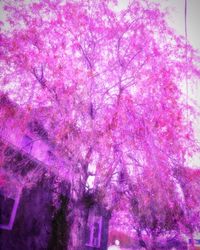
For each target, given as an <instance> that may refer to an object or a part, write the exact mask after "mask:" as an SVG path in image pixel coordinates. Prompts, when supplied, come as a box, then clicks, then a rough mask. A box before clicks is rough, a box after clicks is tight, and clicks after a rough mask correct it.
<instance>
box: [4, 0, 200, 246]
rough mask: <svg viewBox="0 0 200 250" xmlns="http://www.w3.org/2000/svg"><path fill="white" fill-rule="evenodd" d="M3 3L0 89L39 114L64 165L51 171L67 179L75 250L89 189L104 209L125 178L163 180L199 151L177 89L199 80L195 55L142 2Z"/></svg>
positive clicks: (156, 12) (154, 7) (154, 10)
mask: <svg viewBox="0 0 200 250" xmlns="http://www.w3.org/2000/svg"><path fill="white" fill-rule="evenodd" d="M2 2H3V6H4V10H5V12H6V14H7V22H1V36H0V43H1V45H2V46H1V47H0V57H1V63H0V72H1V74H0V79H1V82H0V84H1V90H2V91H3V92H4V93H7V94H8V96H9V97H10V98H11V99H12V100H13V101H15V102H16V103H18V104H19V105H20V106H22V107H23V108H24V109H26V110H27V111H28V112H30V113H31V112H33V111H34V112H35V110H38V113H36V114H37V119H38V120H41V121H42V123H43V124H44V126H45V128H46V130H47V131H48V134H49V138H50V139H51V141H53V142H54V143H55V144H56V151H57V153H58V154H59V155H60V157H63V158H64V159H65V160H66V161H67V165H65V166H55V167H59V168H60V169H59V171H62V172H64V173H67V175H68V179H69V181H70V183H71V194H70V195H71V201H72V203H73V216H72V218H73V221H72V226H71V236H70V243H69V249H71V250H75V249H81V247H82V245H83V242H84V229H85V223H86V219H85V218H86V214H85V213H84V212H85V210H84V208H83V205H82V204H83V200H84V197H85V195H86V194H87V192H88V190H89V191H90V193H92V194H95V195H94V197H95V199H97V200H98V202H103V203H104V205H105V206H106V207H107V208H108V209H112V208H113V207H114V206H113V204H115V203H116V202H117V201H118V200H119V197H120V196H121V195H123V192H124V190H126V188H127V186H128V184H127V183H128V181H126V180H128V178H130V179H132V178H133V179H134V176H135V175H136V173H138V172H141V173H142V172H143V171H144V170H145V171H147V170H148V171H152V173H153V172H155V174H156V175H157V177H158V178H159V176H160V175H163V173H166V178H170V176H173V173H175V171H176V170H177V169H179V168H182V167H184V166H186V154H190V155H192V154H193V153H194V152H195V151H197V147H196V142H195V140H194V135H193V129H192V125H191V122H190V120H189V118H190V115H191V114H192V113H193V110H192V109H191V107H189V106H188V104H187V102H185V101H184V100H185V98H184V95H183V94H182V91H181V89H182V86H183V85H184V79H185V77H186V76H187V80H188V82H189V83H191V81H192V79H195V78H199V76H200V72H199V70H198V68H197V65H196V64H197V61H198V59H199V57H198V54H197V52H196V51H195V50H194V49H193V48H192V47H191V46H190V45H186V43H185V40H184V38H183V37H180V36H177V35H176V34H175V33H174V31H173V30H171V29H170V28H169V27H168V26H167V24H166V22H165V14H164V13H162V12H161V11H160V10H159V6H158V5H154V4H152V3H151V2H150V1H148V0H144V1H138V0H136V1H133V2H132V3H131V4H130V5H129V6H128V7H127V9H125V10H123V11H121V12H120V13H116V12H115V11H114V10H113V8H114V5H115V4H117V1H109V0H104V1H90V0H89V1H81V0H80V1H67V2H65V1H61V0H57V1H56V0H44V1H40V2H37V1H32V2H27V1H25V0H20V1H17V2H16V1H14V0H3V1H2ZM186 52H187V55H186ZM186 56H187V58H186ZM186 111H187V112H188V113H189V118H188V120H186V113H187V112H186ZM19 126H20V124H19ZM154 170H155V171H154ZM163 170H164V172H163ZM168 176H169V177H168ZM147 180H148V181H151V179H149V178H148V179H147ZM141 187H142V186H141ZM143 188H144V189H146V186H145V185H144V187H143ZM112 190H115V192H114V191H112ZM140 190H141V192H142V189H140ZM112 192H114V194H115V195H110V194H111V193H112Z"/></svg>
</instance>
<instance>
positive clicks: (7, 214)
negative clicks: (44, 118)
mask: <svg viewBox="0 0 200 250" xmlns="http://www.w3.org/2000/svg"><path fill="white" fill-rule="evenodd" d="M0 118H1V120H0V246H1V249H13V250H15V249H16V250H19V249H20V250H23V249H24V250H27V249H53V248H51V247H52V246H51V242H52V241H53V242H54V244H57V245H58V248H59V249H64V248H65V245H66V243H67V239H65V238H62V237H61V236H60V235H58V234H56V233H55V232H56V230H55V224H54V222H53V218H54V216H55V214H57V213H58V212H59V210H62V211H67V205H68V203H67V201H68V196H69V189H70V185H69V182H67V181H66V178H63V177H62V176H61V175H59V172H57V171H56V166H57V165H58V164H60V159H58V157H57V156H56V155H55V154H54V151H53V150H54V145H53V143H52V142H51V141H50V139H49V138H48V133H47V131H46V130H45V128H44V127H43V126H42V123H41V122H40V121H38V120H37V119H35V117H34V116H33V115H32V114H27V112H25V111H24V110H23V109H22V108H20V107H18V106H17V105H16V104H14V103H13V102H11V101H10V100H9V98H8V97H7V96H5V95H3V94H1V95H0ZM58 193H59V195H58ZM61 196H62V197H64V199H63V198H62V199H61V200H60V197H61ZM63 201H64V202H63ZM56 205H57V208H56ZM63 206H64V208H63ZM61 216H62V217H63V219H62V226H59V225H56V228H57V227H58V226H59V227H60V229H59V230H60V231H59V233H62V232H61V231H63V232H65V231H66V226H67V221H66V216H65V214H62V215H61ZM63 222H64V223H63ZM62 235H64V234H62ZM60 237H61V238H62V239H61V238H60Z"/></svg>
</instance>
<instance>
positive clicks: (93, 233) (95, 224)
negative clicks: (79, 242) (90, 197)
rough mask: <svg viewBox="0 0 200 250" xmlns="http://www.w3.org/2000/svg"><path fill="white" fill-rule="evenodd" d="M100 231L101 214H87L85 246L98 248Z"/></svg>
mask: <svg viewBox="0 0 200 250" xmlns="http://www.w3.org/2000/svg"><path fill="white" fill-rule="evenodd" d="M101 231H102V216H96V215H93V213H90V214H89V218H88V223H87V229H86V232H87V233H86V246H90V247H96V248H100V245H101Z"/></svg>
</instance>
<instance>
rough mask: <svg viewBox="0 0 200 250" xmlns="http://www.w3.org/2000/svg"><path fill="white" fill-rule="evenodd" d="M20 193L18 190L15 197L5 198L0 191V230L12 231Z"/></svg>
mask: <svg viewBox="0 0 200 250" xmlns="http://www.w3.org/2000/svg"><path fill="white" fill-rule="evenodd" d="M20 195H21V191H19V190H18V192H17V194H16V195H15V197H14V198H13V197H12V198H11V197H8V196H6V195H5V194H4V193H3V192H2V190H0V229H5V230H12V228H13V225H14V221H15V217H16V213H17V208H18V205H19V200H20Z"/></svg>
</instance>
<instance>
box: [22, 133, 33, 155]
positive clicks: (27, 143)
mask: <svg viewBox="0 0 200 250" xmlns="http://www.w3.org/2000/svg"><path fill="white" fill-rule="evenodd" d="M21 146H22V149H23V150H25V151H26V152H28V153H31V151H32V148H33V139H32V138H31V137H30V136H28V135H24V136H23V138H22V144H21Z"/></svg>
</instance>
